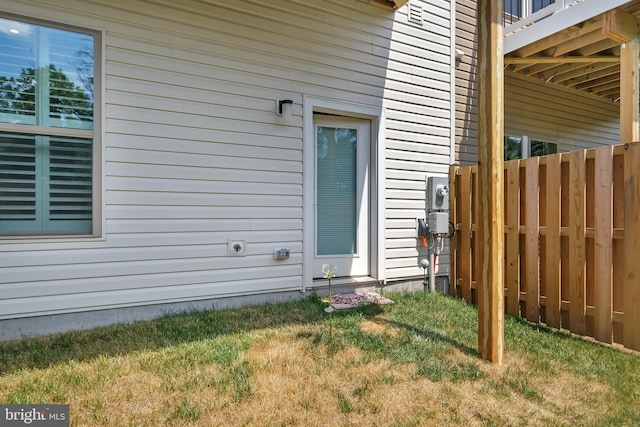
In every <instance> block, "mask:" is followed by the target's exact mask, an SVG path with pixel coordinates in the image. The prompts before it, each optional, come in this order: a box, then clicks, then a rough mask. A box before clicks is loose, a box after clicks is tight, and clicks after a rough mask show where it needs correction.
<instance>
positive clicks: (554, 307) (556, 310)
mask: <svg viewBox="0 0 640 427" xmlns="http://www.w3.org/2000/svg"><path fill="white" fill-rule="evenodd" d="M560 156H561V155H560V154H554V155H552V156H548V157H547V159H546V160H547V163H546V168H547V182H546V188H545V196H546V197H545V198H546V202H547V211H546V215H545V240H546V244H547V248H546V252H545V258H544V260H543V261H541V262H544V264H543V265H544V275H545V278H546V292H545V297H546V305H545V310H546V322H547V325H549V326H551V327H553V328H560V325H561V323H560V322H561V320H560V319H561V315H560V308H561V303H562V301H561V298H560V277H561V276H560V182H561V181H560V173H561V163H560V160H561V157H560Z"/></svg>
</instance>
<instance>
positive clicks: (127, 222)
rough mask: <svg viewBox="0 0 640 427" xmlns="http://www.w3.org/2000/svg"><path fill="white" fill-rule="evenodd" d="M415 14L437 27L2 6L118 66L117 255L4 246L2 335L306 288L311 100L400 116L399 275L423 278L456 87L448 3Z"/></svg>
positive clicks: (379, 12)
mask: <svg viewBox="0 0 640 427" xmlns="http://www.w3.org/2000/svg"><path fill="white" fill-rule="evenodd" d="M416 3H420V4H421V5H422V6H423V7H424V10H425V13H424V22H423V25H415V24H411V23H408V22H407V14H406V7H405V8H402V9H401V10H399V11H396V12H395V13H394V12H393V11H392V10H390V9H387V8H383V7H381V6H378V5H369V4H366V3H363V2H361V1H356V0H352V1H347V2H345V1H338V0H305V1H302V0H300V1H293V0H291V1H288V0H273V1H269V2H264V1H257V0H255V1H254V0H245V1H236V2H228V1H223V0H218V1H216V0H210V1H207V2H204V1H199V0H198V1H196V0H182V1H180V2H175V1H169V0H148V1H143V0H127V1H113V0H109V1H108V0H82V1H80V0H66V1H65V2H58V1H55V0H39V1H21V2H13V1H8V0H0V7H1V9H2V10H4V11H8V12H12V13H16V14H21V15H25V16H32V17H36V18H41V19H46V20H50V21H52V22H60V23H65V24H73V25H77V26H80V27H87V28H96V29H103V30H104V31H105V40H104V43H105V56H106V57H105V70H106V76H105V110H104V121H105V138H104V141H103V145H104V164H105V177H104V185H105V188H106V190H105V206H104V217H105V239H100V240H89V239H74V240H66V241H65V240H52V241H43V240H40V241H37V242H31V243H28V242H18V243H10V242H2V243H0V294H1V295H2V299H1V300H0V319H2V318H13V317H22V316H30V315H38V314H51V313H63V312H73V311H82V310H92V309H101V308H111V307H125V306H134V305H144V304H154V303H162V302H173V301H188V300H197V299H206V298H212V297H221V296H234V295H247V294H255V293H265V292H276V291H288V290H295V289H301V287H302V274H303V273H302V272H303V267H302V259H303V256H302V251H303V238H302V236H303V230H302V224H303V219H302V194H303V188H302V185H303V172H304V168H303V162H302V159H303V155H302V150H303V140H302V136H303V132H302V122H303V120H302V99H303V95H310V96H316V97H323V98H328V99H334V100H338V101H345V102H351V103H359V104H364V105H370V106H377V107H382V108H384V109H385V114H386V128H387V131H386V134H385V137H386V159H385V164H386V166H387V172H386V177H387V181H386V183H384V184H382V185H385V188H386V195H387V200H386V201H385V202H384V203H385V209H386V211H385V214H386V216H387V218H386V220H385V228H386V230H387V232H386V236H385V237H384V238H385V239H386V240H385V246H386V248H387V249H386V254H385V255H386V260H387V261H386V274H387V277H388V278H392V279H401V278H409V277H415V276H417V275H420V274H421V270H420V269H419V268H418V267H417V259H418V258H419V250H418V249H417V248H416V239H415V218H418V217H423V216H424V180H425V177H426V175H428V174H433V173H441V174H446V172H447V165H448V163H449V156H448V150H449V138H450V132H451V131H450V129H451V126H450V123H449V117H450V102H449V96H450V95H449V93H450V92H449V89H450V79H451V75H450V67H449V66H448V64H449V58H450V56H449V46H450V45H449V31H450V29H449V24H448V22H449V2H448V1H446V0H425V1H422V2H416ZM283 98H287V99H292V100H293V101H294V108H293V111H294V117H293V118H292V120H290V121H289V122H287V121H285V120H284V119H282V118H281V117H278V116H276V115H275V114H274V101H275V100H276V99H283ZM229 239H234V240H236V239H243V240H245V241H246V242H247V256H246V257H229V256H227V241H228V240H229ZM279 247H288V248H290V249H291V258H290V259H288V260H286V261H276V260H274V259H273V249H274V248H279Z"/></svg>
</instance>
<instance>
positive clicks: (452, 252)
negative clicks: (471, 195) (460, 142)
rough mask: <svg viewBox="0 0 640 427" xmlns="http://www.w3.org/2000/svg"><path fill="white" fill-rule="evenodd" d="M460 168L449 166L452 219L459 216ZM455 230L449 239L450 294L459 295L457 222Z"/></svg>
mask: <svg viewBox="0 0 640 427" xmlns="http://www.w3.org/2000/svg"><path fill="white" fill-rule="evenodd" d="M459 169H460V167H459V166H457V165H452V166H451V167H450V168H449V215H450V218H451V220H452V221H455V218H457V217H458V200H459V198H460V196H459V195H458V188H457V185H458V179H457V172H458V170H459ZM453 224H454V232H453V236H452V237H451V239H450V240H449V260H450V261H449V262H450V264H451V265H450V267H449V284H450V286H449V294H450V295H455V296H457V295H458V293H457V292H458V286H457V284H458V264H457V263H458V246H459V243H458V242H459V241H460V233H457V232H456V230H455V228H457V224H456V223H455V222H454V223H453Z"/></svg>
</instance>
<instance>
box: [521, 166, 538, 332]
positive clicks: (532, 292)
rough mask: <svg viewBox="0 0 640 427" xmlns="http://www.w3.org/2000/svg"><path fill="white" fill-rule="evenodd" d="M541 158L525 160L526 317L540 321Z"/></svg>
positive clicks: (533, 320)
mask: <svg viewBox="0 0 640 427" xmlns="http://www.w3.org/2000/svg"><path fill="white" fill-rule="evenodd" d="M539 162H540V159H539V158H538V157H530V158H528V159H527V160H525V188H524V193H525V203H526V204H525V212H524V226H525V245H524V260H525V263H524V264H525V277H524V280H525V284H524V287H525V290H526V292H527V299H526V305H525V317H526V318H527V320H529V321H530V322H536V323H537V322H538V321H540V274H539V261H538V254H539V251H540V241H539V233H540V223H539V215H538V206H539V202H540V201H539V199H538V186H539V174H538V172H539V169H540V163H539Z"/></svg>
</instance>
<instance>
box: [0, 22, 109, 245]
mask: <svg viewBox="0 0 640 427" xmlns="http://www.w3.org/2000/svg"><path fill="white" fill-rule="evenodd" d="M0 18H2V19H7V20H11V21H17V22H24V23H27V24H32V25H39V26H44V27H49V28H53V29H60V30H65V31H70V32H75V33H79V34H87V35H90V36H91V37H93V55H94V58H93V129H92V130H84V129H74V128H62V127H47V126H34V125H24V124H14V123H1V122H0V133H2V134H22V135H36V136H37V135H43V136H53V137H70V138H86V139H91V140H92V165H91V166H92V169H91V172H92V195H91V201H92V212H91V232H90V233H87V234H54V233H52V234H48V233H46V232H42V233H38V232H37V231H34V232H33V233H24V234H18V233H17V234H6V235H0V242H4V243H24V242H29V243H37V242H39V241H42V242H47V241H51V239H55V240H56V241H58V240H60V239H64V240H77V239H79V240H83V241H84V240H86V239H88V238H93V239H95V238H100V239H103V238H104V229H105V218H104V207H103V200H104V191H105V190H104V185H103V170H104V145H103V140H104V134H103V129H104V116H103V111H104V108H103V102H104V84H103V82H104V61H105V50H104V42H103V40H104V30H97V29H90V28H85V27H78V26H74V25H69V24H63V23H59V22H54V21H48V20H43V19H38V18H31V17H27V16H22V15H16V14H11V13H2V12H0Z"/></svg>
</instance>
